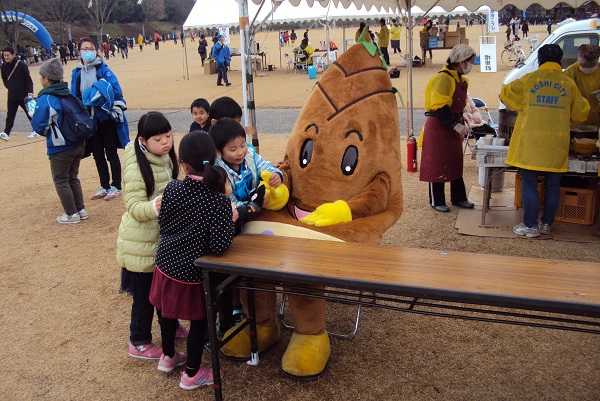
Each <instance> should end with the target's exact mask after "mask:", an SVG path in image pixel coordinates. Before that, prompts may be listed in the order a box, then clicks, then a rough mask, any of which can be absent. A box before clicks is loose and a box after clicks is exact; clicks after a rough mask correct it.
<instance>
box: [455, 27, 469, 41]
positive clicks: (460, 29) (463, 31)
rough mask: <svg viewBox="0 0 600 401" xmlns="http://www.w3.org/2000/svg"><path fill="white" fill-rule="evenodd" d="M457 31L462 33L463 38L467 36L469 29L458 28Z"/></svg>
mask: <svg viewBox="0 0 600 401" xmlns="http://www.w3.org/2000/svg"><path fill="white" fill-rule="evenodd" d="M456 32H458V33H459V34H460V38H461V39H465V38H466V37H467V31H466V29H465V28H456Z"/></svg>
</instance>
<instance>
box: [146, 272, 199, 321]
mask: <svg viewBox="0 0 600 401" xmlns="http://www.w3.org/2000/svg"><path fill="white" fill-rule="evenodd" d="M150 302H151V303H152V305H154V306H155V307H156V309H158V310H159V311H160V313H161V315H162V316H164V317H166V318H168V319H182V320H202V319H204V318H205V317H206V300H205V298H204V283H184V282H182V281H177V280H173V279H172V278H170V277H168V276H166V275H165V274H164V273H163V272H162V271H160V269H159V268H158V266H157V267H156V269H154V276H153V277H152V288H151V289H150Z"/></svg>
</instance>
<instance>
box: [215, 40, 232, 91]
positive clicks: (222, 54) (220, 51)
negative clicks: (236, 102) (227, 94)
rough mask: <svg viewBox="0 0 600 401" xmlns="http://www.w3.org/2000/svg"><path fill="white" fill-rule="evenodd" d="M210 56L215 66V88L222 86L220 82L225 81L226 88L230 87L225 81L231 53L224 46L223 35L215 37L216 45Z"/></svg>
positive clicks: (226, 80)
mask: <svg viewBox="0 0 600 401" xmlns="http://www.w3.org/2000/svg"><path fill="white" fill-rule="evenodd" d="M212 56H213V58H214V59H215V63H216V64H217V71H218V73H219V75H218V76H217V86H223V84H222V83H221V80H223V81H225V85H226V86H230V85H231V83H230V82H229V79H227V67H229V64H230V63H231V53H230V52H229V47H228V46H227V45H226V44H225V37H224V36H223V35H219V36H217V43H215V46H214V47H213V50H212Z"/></svg>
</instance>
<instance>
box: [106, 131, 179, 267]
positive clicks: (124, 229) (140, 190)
mask: <svg viewBox="0 0 600 401" xmlns="http://www.w3.org/2000/svg"><path fill="white" fill-rule="evenodd" d="M134 146H135V144H134V142H130V143H129V144H128V145H127V146H126V147H125V155H124V156H123V199H124V200H125V207H126V208H127V211H126V212H125V213H124V214H123V217H122V218H121V225H120V226H119V237H118V238H117V262H118V263H119V265H120V266H123V267H125V268H126V269H127V270H129V271H131V272H135V273H152V272H154V257H155V256H156V251H157V249H158V233H159V231H158V214H157V213H156V211H155V209H154V199H155V198H156V197H157V196H158V195H159V192H161V190H162V189H164V186H165V185H167V183H168V182H169V181H170V180H171V175H172V172H173V166H172V164H171V159H170V158H169V156H168V155H167V156H164V157H160V156H156V155H154V154H152V153H149V152H145V153H146V158H147V159H148V161H149V162H150V166H151V167H152V172H153V173H154V180H155V184H154V192H153V193H152V195H151V196H150V197H148V196H147V195H146V184H144V179H143V178H142V174H141V172H140V169H139V167H138V163H137V160H136V158H135V150H134Z"/></svg>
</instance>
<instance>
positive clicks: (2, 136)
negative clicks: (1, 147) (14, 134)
mask: <svg viewBox="0 0 600 401" xmlns="http://www.w3.org/2000/svg"><path fill="white" fill-rule="evenodd" d="M0 139H4V140H5V141H8V140H9V139H10V137H9V136H8V135H7V134H6V132H4V131H2V132H0Z"/></svg>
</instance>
